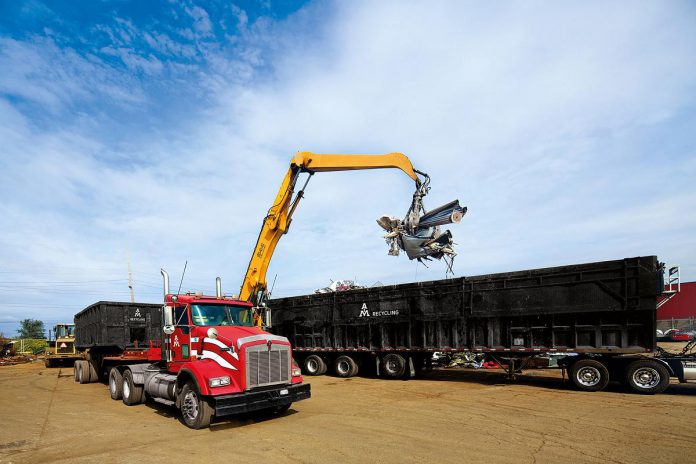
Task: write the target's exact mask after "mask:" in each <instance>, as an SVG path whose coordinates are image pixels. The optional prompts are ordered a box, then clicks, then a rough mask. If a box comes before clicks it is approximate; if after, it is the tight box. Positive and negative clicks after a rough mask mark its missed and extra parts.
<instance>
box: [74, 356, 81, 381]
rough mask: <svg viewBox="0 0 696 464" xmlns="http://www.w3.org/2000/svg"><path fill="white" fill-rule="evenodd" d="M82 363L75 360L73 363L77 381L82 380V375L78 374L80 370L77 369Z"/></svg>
mask: <svg viewBox="0 0 696 464" xmlns="http://www.w3.org/2000/svg"><path fill="white" fill-rule="evenodd" d="M79 365H80V361H75V362H74V363H73V377H74V378H75V382H79V381H80V377H79V376H78V371H77V366H79Z"/></svg>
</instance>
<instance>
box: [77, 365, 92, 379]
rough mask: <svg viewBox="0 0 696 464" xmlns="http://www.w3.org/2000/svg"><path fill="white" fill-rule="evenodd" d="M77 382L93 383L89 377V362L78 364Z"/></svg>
mask: <svg viewBox="0 0 696 464" xmlns="http://www.w3.org/2000/svg"><path fill="white" fill-rule="evenodd" d="M77 381H78V382H80V383H89V382H90V381H91V378H90V375H89V363H88V362H87V361H80V363H79V364H78V366H77Z"/></svg>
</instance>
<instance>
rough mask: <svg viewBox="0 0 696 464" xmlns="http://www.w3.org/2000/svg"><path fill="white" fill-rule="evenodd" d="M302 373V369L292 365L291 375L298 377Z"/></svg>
mask: <svg viewBox="0 0 696 464" xmlns="http://www.w3.org/2000/svg"><path fill="white" fill-rule="evenodd" d="M301 375H302V371H301V370H300V368H299V367H293V368H292V376H293V377H299V376H301Z"/></svg>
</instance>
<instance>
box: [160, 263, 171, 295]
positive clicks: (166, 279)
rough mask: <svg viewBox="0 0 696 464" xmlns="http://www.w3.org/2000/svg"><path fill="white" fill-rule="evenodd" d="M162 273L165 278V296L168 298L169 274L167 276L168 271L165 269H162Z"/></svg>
mask: <svg viewBox="0 0 696 464" xmlns="http://www.w3.org/2000/svg"><path fill="white" fill-rule="evenodd" d="M160 272H161V273H162V277H163V278H164V296H165V298H166V296H167V295H169V274H167V271H165V270H164V269H160Z"/></svg>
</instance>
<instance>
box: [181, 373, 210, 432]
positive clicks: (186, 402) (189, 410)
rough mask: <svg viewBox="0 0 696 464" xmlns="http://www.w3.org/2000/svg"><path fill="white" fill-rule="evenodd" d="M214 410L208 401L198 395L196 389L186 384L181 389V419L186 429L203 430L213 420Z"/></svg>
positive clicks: (188, 383) (189, 383)
mask: <svg viewBox="0 0 696 464" xmlns="http://www.w3.org/2000/svg"><path fill="white" fill-rule="evenodd" d="M214 415H215V409H213V407H212V406H211V405H210V403H209V402H208V400H207V399H206V398H205V397H204V396H203V395H201V394H200V393H198V391H197V390H196V387H195V386H193V385H192V384H191V382H187V383H186V385H184V388H182V389H181V418H182V419H183V421H184V424H186V426H187V427H189V428H192V429H203V428H206V427H208V426H209V425H210V421H212V420H213V416H214Z"/></svg>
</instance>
